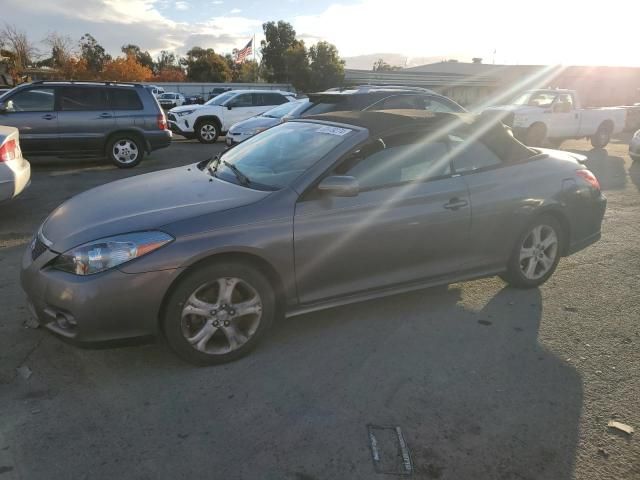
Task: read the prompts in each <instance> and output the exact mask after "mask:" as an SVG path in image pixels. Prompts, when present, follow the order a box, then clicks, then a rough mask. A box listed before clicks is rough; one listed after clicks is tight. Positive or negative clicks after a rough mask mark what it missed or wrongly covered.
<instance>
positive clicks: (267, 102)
mask: <svg viewBox="0 0 640 480" xmlns="http://www.w3.org/2000/svg"><path fill="white" fill-rule="evenodd" d="M287 102H288V100H287V99H286V98H285V97H284V95H280V94H279V93H268V92H267V93H254V94H253V103H254V105H255V106H256V110H257V111H258V113H256V115H258V114H260V113H263V112H266V111H267V110H271V109H272V108H273V107H277V106H278V105H282V104H283V103H287Z"/></svg>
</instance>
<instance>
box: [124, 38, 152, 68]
mask: <svg viewBox="0 0 640 480" xmlns="http://www.w3.org/2000/svg"><path fill="white" fill-rule="evenodd" d="M120 50H122V53H124V54H125V55H126V56H127V57H128V56H129V55H133V56H134V57H135V58H136V61H137V62H138V63H139V64H140V65H142V66H143V67H147V68H148V69H150V70H153V67H154V63H153V58H151V54H150V53H149V52H148V51H146V50H145V51H144V52H143V51H142V50H140V47H139V46H138V45H133V44H131V43H129V44H128V45H123V46H122V48H121V49H120Z"/></svg>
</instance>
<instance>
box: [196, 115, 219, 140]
mask: <svg viewBox="0 0 640 480" xmlns="http://www.w3.org/2000/svg"><path fill="white" fill-rule="evenodd" d="M219 135H220V129H219V128H218V124H217V122H215V121H213V120H205V121H203V122H199V123H198V125H197V126H196V137H197V138H198V140H199V141H200V142H201V143H216V141H217V140H218V136H219Z"/></svg>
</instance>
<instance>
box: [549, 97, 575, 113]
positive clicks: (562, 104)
mask: <svg viewBox="0 0 640 480" xmlns="http://www.w3.org/2000/svg"><path fill="white" fill-rule="evenodd" d="M553 110H554V111H555V112H559V113H569V112H571V110H573V98H572V97H571V95H567V94H562V95H558V98H557V99H556V103H555V104H554V106H553Z"/></svg>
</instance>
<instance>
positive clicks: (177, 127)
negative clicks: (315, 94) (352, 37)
mask: <svg viewBox="0 0 640 480" xmlns="http://www.w3.org/2000/svg"><path fill="white" fill-rule="evenodd" d="M294 100H295V95H294V94H293V93H291V92H283V91H279V90H232V91H229V92H226V93H223V94H221V95H218V96H217V97H215V98H214V99H213V100H209V101H208V102H207V103H205V104H204V105H183V106H182V107H176V108H172V109H171V110H169V115H168V119H169V126H170V128H171V130H173V131H174V132H175V133H178V134H180V135H182V136H183V137H187V138H197V139H198V140H199V141H200V142H202V143H215V142H216V141H217V140H218V136H219V135H221V134H222V135H224V134H225V133H226V132H227V131H228V130H229V127H231V125H233V124H234V123H238V122H240V121H242V120H246V119H247V118H251V117H253V116H255V115H258V114H260V113H262V112H264V111H266V110H269V109H271V108H273V107H275V106H276V105H281V104H283V103H287V102H292V101H294Z"/></svg>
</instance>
